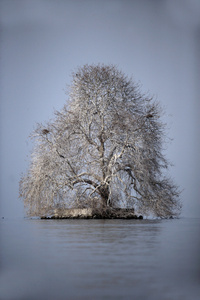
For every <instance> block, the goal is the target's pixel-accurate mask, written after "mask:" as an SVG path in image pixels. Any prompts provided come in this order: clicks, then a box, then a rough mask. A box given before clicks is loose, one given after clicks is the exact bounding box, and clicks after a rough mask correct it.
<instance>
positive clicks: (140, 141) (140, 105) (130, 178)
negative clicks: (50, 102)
mask: <svg viewBox="0 0 200 300" xmlns="http://www.w3.org/2000/svg"><path fill="white" fill-rule="evenodd" d="M68 95H69V99H68V101H67V103H66V104H65V105H64V107H63V109H62V110H61V111H56V112H55V117H54V119H53V120H51V121H49V122H48V123H46V124H38V125H37V127H36V129H35V130H34V132H33V133H32V138H34V140H35V147H34V149H33V152H32V156H31V163H30V166H29V169H28V172H27V173H26V174H25V175H23V176H22V178H21V181H20V197H21V198H22V199H23V201H24V205H25V207H26V209H27V210H26V211H27V214H28V216H31V217H32V216H36V217H40V218H42V219H66V218H70V219H72V218H79V219H83V218H84V219H95V218H96V219H97V218H101V219H102V218H104V219H106V218H108V219H116V218H120V219H142V215H148V213H149V214H151V215H153V216H155V217H160V218H169V217H171V216H172V217H173V216H177V215H178V214H179V213H180V209H181V204H180V201H179V190H178V187H177V186H176V184H175V183H174V182H173V180H172V179H171V178H170V177H169V176H168V174H169V172H166V170H167V169H168V166H169V162H168V161H167V159H166V158H165V156H164V155H163V152H164V151H163V148H164V147H163V142H165V140H164V138H165V132H164V129H165V126H164V124H163V123H162V121H161V115H162V110H161V108H160V105H159V103H158V102H156V101H155V100H154V99H153V98H152V97H149V96H147V95H144V94H143V93H141V91H140V89H139V86H138V84H137V83H135V82H134V81H133V80H132V78H128V77H127V76H126V75H125V74H123V73H122V72H121V71H120V70H118V69H117V68H116V67H115V66H113V65H103V64H102V65H101V64H97V65H84V66H83V67H80V68H78V69H77V70H76V72H74V73H73V74H72V84H71V87H70V90H69V91H68Z"/></svg>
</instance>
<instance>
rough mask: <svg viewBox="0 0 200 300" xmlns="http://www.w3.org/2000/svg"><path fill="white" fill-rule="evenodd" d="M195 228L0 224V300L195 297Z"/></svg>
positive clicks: (172, 223) (176, 224)
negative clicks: (0, 259) (185, 285)
mask: <svg viewBox="0 0 200 300" xmlns="http://www.w3.org/2000/svg"><path fill="white" fill-rule="evenodd" d="M181 222H182V223H181ZM197 223H198V222H197ZM197 223H194V222H193V223H192V222H191V221H189V222H188V223H187V222H186V221H185V220H168V221H167V220H162V221H161V220H22V221H15V222H14V221H13V222H11V221H8V220H7V221H6V220H4V221H2V224H1V225H2V234H1V238H2V256H1V257H2V265H1V273H0V284H1V291H2V293H3V294H2V295H3V297H0V298H1V299H9V300H12V299H38V298H41V297H42V296H43V297H44V296H45V298H46V299H133V298H134V299H161V298H162V299H178V298H177V296H178V297H181V299H182V300H183V299H188V298H187V297H188V296H189V294H191V291H192V293H193V298H192V299H195V298H194V297H196V295H197V293H198V292H199V289H198V287H199V286H198V282H197V281H198V279H197V278H198V277H197V273H195V272H198V270H199V266H197V263H196V259H197V258H199V256H198V254H197V252H195V251H196V250H195V249H197V246H196V247H193V246H194V245H193V244H192V242H193V238H192V236H193V237H194V233H195V232H196V231H197V228H199V227H198V226H197ZM198 225H199V223H198ZM192 232H193V234H192ZM182 233H184V234H182ZM189 236H190V239H189ZM196 242H197V240H196ZM186 246H187V247H186ZM185 248H186V249H185ZM188 252H189V253H190V254H191V255H192V256H193V258H194V259H193V260H192V259H190V254H189V255H188V254H187V253H188ZM183 261H184V266H185V267H182V269H181V272H182V274H181V277H182V279H183V280H182V282H181V281H180V280H177V278H178V277H180V268H181V266H182V263H183ZM195 266H196V271H195V270H194V269H195ZM186 274H188V275H189V276H186ZM184 276H185V277H184ZM191 276H193V279H191V278H192V277H191ZM188 277H189V278H190V280H188ZM195 280H196V281H195ZM189 281H190V285H189V284H188V285H187V287H188V289H186V288H184V287H183V288H181V285H182V283H184V284H185V283H188V282H189ZM195 293H196V294H195ZM161 295H162V297H161ZM0 296H1V295H0ZM6 297H7V298H6ZM184 297H185V298H184ZM196 299H198V298H196Z"/></svg>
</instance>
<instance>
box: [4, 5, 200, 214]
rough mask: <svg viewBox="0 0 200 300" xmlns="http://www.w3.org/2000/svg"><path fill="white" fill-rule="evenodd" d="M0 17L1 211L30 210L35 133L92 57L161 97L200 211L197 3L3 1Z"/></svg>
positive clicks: (192, 205)
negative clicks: (26, 175)
mask: <svg viewBox="0 0 200 300" xmlns="http://www.w3.org/2000/svg"><path fill="white" fill-rule="evenodd" d="M0 21H1V32H0V33H1V38H0V70H1V71H0V72H1V73H0V87H1V88H0V97H1V100H0V101H1V102H0V146H1V147H0V188H1V190H0V199H1V207H0V208H1V212H0V216H1V217H3V216H4V217H9V218H10V217H11V218H12V217H23V216H24V210H23V203H22V201H21V200H19V199H18V185H19V180H20V176H21V174H22V173H23V172H25V171H26V170H27V168H28V164H29V155H30V151H31V148H32V143H31V141H30V140H29V139H28V136H29V134H30V133H31V131H32V130H33V129H34V127H35V125H36V123H37V122H46V121H48V120H49V119H50V118H52V117H53V111H54V110H55V109H56V110H59V109H61V108H62V106H63V105H64V103H65V101H66V100H67V95H66V94H65V91H66V89H67V84H68V85H69V84H70V80H71V78H70V74H71V72H72V71H73V70H75V69H76V68H77V67H78V66H81V65H83V64H86V63H88V64H90V63H105V64H110V63H112V64H116V65H117V66H118V67H119V69H121V70H122V71H123V72H124V73H126V74H127V75H129V76H133V78H134V79H135V80H136V81H137V82H139V83H140V84H141V89H142V91H143V92H147V93H149V94H150V95H154V97H155V98H156V99H157V100H159V101H160V102H161V105H162V106H163V107H164V109H165V111H166V114H165V117H164V121H165V122H166V123H167V124H168V125H167V134H168V136H169V137H170V138H172V139H173V141H172V142H170V143H169V144H168V148H167V150H166V156H167V157H168V158H169V160H170V161H171V162H172V163H173V164H174V166H173V167H172V168H171V169H170V172H171V175H172V177H173V178H174V180H175V182H176V183H177V184H178V185H179V186H180V189H181V190H183V191H182V194H181V198H182V201H183V212H182V215H183V216H189V217H196V216H199V212H200V205H199V204H200V201H199V182H200V173H199V163H200V159H199V153H200V142H199V125H200V124H199V116H198V114H199V112H200V104H199V93H200V87H199V81H200V61H199V53H200V2H199V1H198V0H160V1H158V0H142V1H141V0H135V1H134V0H133V1H128V0H107V1H106V0H105V1H103V0H102V1H100V0H99V1H96V0H85V1H81V0H79V1H73V0H69V1H67V0H66V1H64V0H48V1H46V0H34V1H27V0H18V1H11V0H1V2H0Z"/></svg>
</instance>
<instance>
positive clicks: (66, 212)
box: [41, 208, 143, 220]
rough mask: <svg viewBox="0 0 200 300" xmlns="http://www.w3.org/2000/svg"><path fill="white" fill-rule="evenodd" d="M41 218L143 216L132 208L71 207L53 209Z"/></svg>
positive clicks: (140, 217) (120, 217)
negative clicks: (98, 208)
mask: <svg viewBox="0 0 200 300" xmlns="http://www.w3.org/2000/svg"><path fill="white" fill-rule="evenodd" d="M41 219H139V220H142V219H143V216H141V215H139V216H137V215H136V214H135V211H134V209H128V208H113V209H111V208H107V209H105V210H103V211H102V210H97V209H92V208H82V209H81V208H72V209H60V210H59V209H55V211H54V213H53V214H52V215H49V216H41Z"/></svg>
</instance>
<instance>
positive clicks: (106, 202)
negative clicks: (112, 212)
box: [99, 185, 109, 208]
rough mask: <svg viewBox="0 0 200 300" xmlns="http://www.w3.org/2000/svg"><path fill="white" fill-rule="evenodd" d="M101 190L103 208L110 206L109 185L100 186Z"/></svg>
mask: <svg viewBox="0 0 200 300" xmlns="http://www.w3.org/2000/svg"><path fill="white" fill-rule="evenodd" d="M99 192H100V195H101V203H102V208H106V207H108V206H109V187H108V186H106V185H102V186H101V187H100V188H99Z"/></svg>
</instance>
